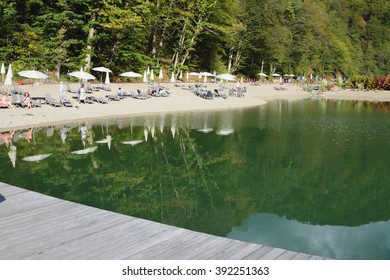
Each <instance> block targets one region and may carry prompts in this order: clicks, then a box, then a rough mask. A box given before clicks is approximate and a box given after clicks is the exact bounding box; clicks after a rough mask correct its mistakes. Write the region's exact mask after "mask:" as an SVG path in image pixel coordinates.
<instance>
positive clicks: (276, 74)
mask: <svg viewBox="0 0 390 280" xmlns="http://www.w3.org/2000/svg"><path fill="white" fill-rule="evenodd" d="M272 77H280V75H279V74H278V73H273V74H272Z"/></svg>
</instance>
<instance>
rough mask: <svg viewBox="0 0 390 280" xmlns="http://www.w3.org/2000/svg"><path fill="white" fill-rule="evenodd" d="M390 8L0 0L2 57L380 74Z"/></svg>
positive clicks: (375, 4) (121, 67)
mask: <svg viewBox="0 0 390 280" xmlns="http://www.w3.org/2000/svg"><path fill="white" fill-rule="evenodd" d="M389 15H390V3H389V2H388V1H385V0H371V1H363V0H350V1H348V0H341V1H336V0H305V1H303V0H281V1H275V0H222V1H216V0H200V1H182V0H179V1H178V0H154V1H141V0H137V1H130V0H122V1H119V0H103V1H90V0H88V1H81V0H59V1H50V0H28V1H21V0H14V1H11V0H0V24H1V26H2V28H1V30H0V59H1V60H2V62H5V63H13V64H14V69H15V70H21V69H22V68H23V69H24V68H36V69H39V70H43V69H45V68H49V69H50V70H51V71H53V73H55V74H57V73H62V74H63V75H64V74H66V72H67V71H68V70H71V71H73V70H76V69H79V68H80V67H84V68H85V69H86V70H89V69H90V68H91V67H93V66H99V65H105V66H109V67H110V68H112V69H113V70H114V72H115V74H117V73H120V72H124V71H128V70H133V71H143V70H144V69H145V68H146V67H147V66H151V67H152V68H155V69H156V70H157V69H159V68H160V66H163V67H164V68H165V69H170V70H169V71H174V72H175V73H176V74H178V73H179V72H180V71H182V70H184V71H186V70H194V71H213V70H216V71H217V72H230V73H233V74H238V75H246V76H248V77H252V78H255V77H257V73H259V72H260V71H261V70H263V71H264V72H267V73H273V72H275V71H276V72H280V73H283V74H284V73H289V72H293V73H296V74H299V75H304V74H305V75H309V74H310V73H314V74H316V75H321V76H328V75H329V76H331V75H336V74H337V73H339V74H341V75H348V76H351V75H355V74H363V75H376V76H379V75H386V74H388V73H389V70H390V65H389V57H390V16H389ZM115 74H114V76H115ZM114 78H115V77H114Z"/></svg>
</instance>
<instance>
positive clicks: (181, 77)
mask: <svg viewBox="0 0 390 280" xmlns="http://www.w3.org/2000/svg"><path fill="white" fill-rule="evenodd" d="M179 79H180V80H181V79H183V71H180V74H179Z"/></svg>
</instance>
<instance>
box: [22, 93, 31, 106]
mask: <svg viewBox="0 0 390 280" xmlns="http://www.w3.org/2000/svg"><path fill="white" fill-rule="evenodd" d="M23 104H24V105H26V106H27V108H29V109H31V97H30V93H28V92H25V93H24V97H23Z"/></svg>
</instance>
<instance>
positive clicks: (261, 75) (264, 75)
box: [258, 73, 268, 77]
mask: <svg viewBox="0 0 390 280" xmlns="http://www.w3.org/2000/svg"><path fill="white" fill-rule="evenodd" d="M258 75H259V76H260V77H268V76H267V74H264V73H259V74H258Z"/></svg>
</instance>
